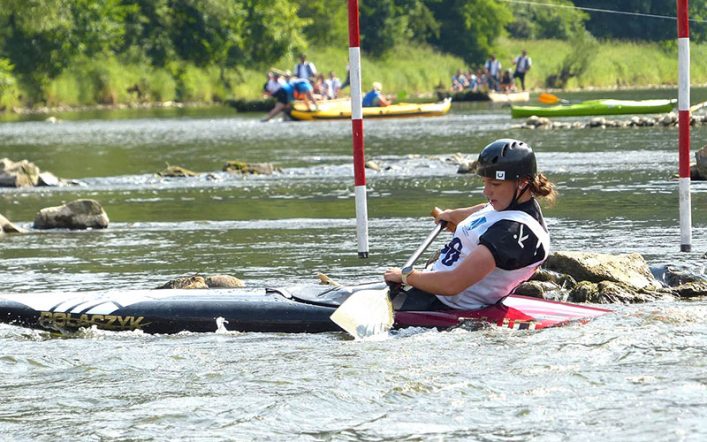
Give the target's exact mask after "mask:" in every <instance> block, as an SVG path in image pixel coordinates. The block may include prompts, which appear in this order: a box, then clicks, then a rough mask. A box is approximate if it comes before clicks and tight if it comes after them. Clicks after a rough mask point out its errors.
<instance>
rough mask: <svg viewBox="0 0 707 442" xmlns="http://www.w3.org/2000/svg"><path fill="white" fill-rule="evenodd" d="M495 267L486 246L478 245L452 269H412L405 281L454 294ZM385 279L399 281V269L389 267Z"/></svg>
mask: <svg viewBox="0 0 707 442" xmlns="http://www.w3.org/2000/svg"><path fill="white" fill-rule="evenodd" d="M495 268H496V260H495V259H494V257H493V255H492V254H491V251H490V250H489V249H488V248H486V246H484V245H483V244H482V245H479V246H478V247H477V248H476V249H475V250H474V251H473V252H472V253H471V254H470V255H469V256H467V257H466V258H465V259H464V261H462V263H461V264H459V266H457V267H456V268H455V269H454V270H450V271H446V272H442V271H436V272H426V271H422V270H414V271H413V272H412V273H410V274H408V276H407V283H408V284H409V285H411V286H413V287H415V288H417V289H420V290H422V291H425V292H428V293H434V294H435V295H441V296H456V295H458V294H459V293H461V291H462V290H464V289H465V288H467V287H469V286H470V285H473V284H476V283H477V282H479V281H481V280H482V279H484V278H485V277H486V275H488V274H489V273H491V272H492V271H493V269H495ZM385 280H386V281H388V282H395V283H401V282H402V278H401V276H400V269H399V268H397V267H394V268H390V269H388V270H387V271H386V272H385Z"/></svg>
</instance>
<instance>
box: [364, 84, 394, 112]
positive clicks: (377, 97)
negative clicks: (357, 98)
mask: <svg viewBox="0 0 707 442" xmlns="http://www.w3.org/2000/svg"><path fill="white" fill-rule="evenodd" d="M382 90H383V85H382V84H380V83H379V82H377V81H374V82H373V89H371V90H370V91H369V92H368V93H367V94H366V95H365V96H364V97H363V100H362V102H361V104H362V105H363V107H385V106H390V101H388V99H387V98H385V95H383V94H382V93H381V91H382Z"/></svg>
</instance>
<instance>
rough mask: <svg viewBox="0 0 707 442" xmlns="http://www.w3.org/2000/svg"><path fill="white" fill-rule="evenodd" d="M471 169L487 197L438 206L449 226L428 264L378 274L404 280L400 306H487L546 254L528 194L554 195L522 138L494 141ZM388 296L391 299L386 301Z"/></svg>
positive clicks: (546, 241)
mask: <svg viewBox="0 0 707 442" xmlns="http://www.w3.org/2000/svg"><path fill="white" fill-rule="evenodd" d="M476 172H477V174H478V175H480V176H481V177H482V179H483V185H484V187H483V195H484V196H485V197H486V199H487V200H488V203H485V204H477V205H475V206H472V207H467V208H461V209H453V210H445V211H443V212H441V213H440V214H438V215H437V222H440V221H442V220H443V221H446V222H448V224H447V228H448V229H450V230H452V231H454V236H453V237H452V239H451V241H449V243H447V244H446V245H445V246H444V248H442V250H441V252H440V254H439V258H437V260H436V261H435V262H434V263H433V264H432V266H431V268H430V269H429V270H421V269H414V268H412V267H406V268H404V269H400V268H389V269H388V270H387V271H386V272H385V280H386V281H387V282H389V283H402V284H403V285H405V286H411V287H412V288H409V289H407V291H405V292H401V293H405V295H406V296H405V298H404V302H403V303H402V306H400V307H399V309H400V310H411V309H414V310H418V309H419V310H449V309H461V310H475V309H479V308H483V307H485V306H488V305H493V304H496V303H497V302H499V301H500V300H502V299H503V298H505V297H506V296H508V295H509V294H510V293H511V292H512V291H513V289H515V288H516V287H517V286H518V285H519V284H520V283H522V282H524V281H526V280H527V279H528V278H530V277H531V276H532V275H533V273H535V271H536V270H537V268H538V267H539V266H540V265H541V264H542V263H543V262H544V261H545V259H547V256H548V253H549V250H550V236H549V234H548V231H547V227H546V225H545V221H544V219H543V214H542V211H541V210H540V206H539V205H538V202H537V201H536V197H546V198H548V199H549V200H551V201H552V200H554V198H555V189H554V185H553V184H552V183H551V182H550V181H549V180H548V179H547V178H546V177H545V175H543V174H542V173H538V172H537V165H536V160H535V153H534V152H533V150H532V149H531V147H530V146H529V145H527V144H526V143H524V142H522V141H518V140H512V139H500V140H496V141H494V142H492V143H491V144H489V145H488V146H486V147H484V149H483V150H482V151H481V153H480V154H479V158H478V162H477V169H476ZM394 302H395V300H394Z"/></svg>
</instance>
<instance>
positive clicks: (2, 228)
mask: <svg viewBox="0 0 707 442" xmlns="http://www.w3.org/2000/svg"><path fill="white" fill-rule="evenodd" d="M4 233H27V231H26V230H25V229H23V228H21V227H17V226H16V225H14V224H13V223H12V222H11V221H10V220H9V219H7V218H5V217H4V216H2V214H0V235H2V234H4Z"/></svg>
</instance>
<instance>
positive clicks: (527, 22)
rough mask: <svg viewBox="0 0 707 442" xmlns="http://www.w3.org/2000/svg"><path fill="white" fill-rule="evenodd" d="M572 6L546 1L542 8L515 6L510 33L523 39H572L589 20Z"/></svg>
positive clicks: (558, 0) (567, 0) (561, 1)
mask: <svg viewBox="0 0 707 442" xmlns="http://www.w3.org/2000/svg"><path fill="white" fill-rule="evenodd" d="M553 5H554V6H553ZM572 6H573V3H572V2H571V1H570V0H546V1H544V2H543V5H541V6H538V5H532V4H528V3H522V4H519V5H515V6H514V9H513V15H514V19H513V22H512V23H511V24H510V25H508V31H509V33H510V34H511V36H512V37H515V38H521V39H541V38H558V39H563V40H565V39H568V38H571V37H572V36H574V35H576V34H577V33H578V32H580V31H582V30H583V29H584V22H585V21H586V20H587V19H588V18H589V15H588V14H587V13H585V12H582V11H581V10H579V9H574V8H571V7H572Z"/></svg>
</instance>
